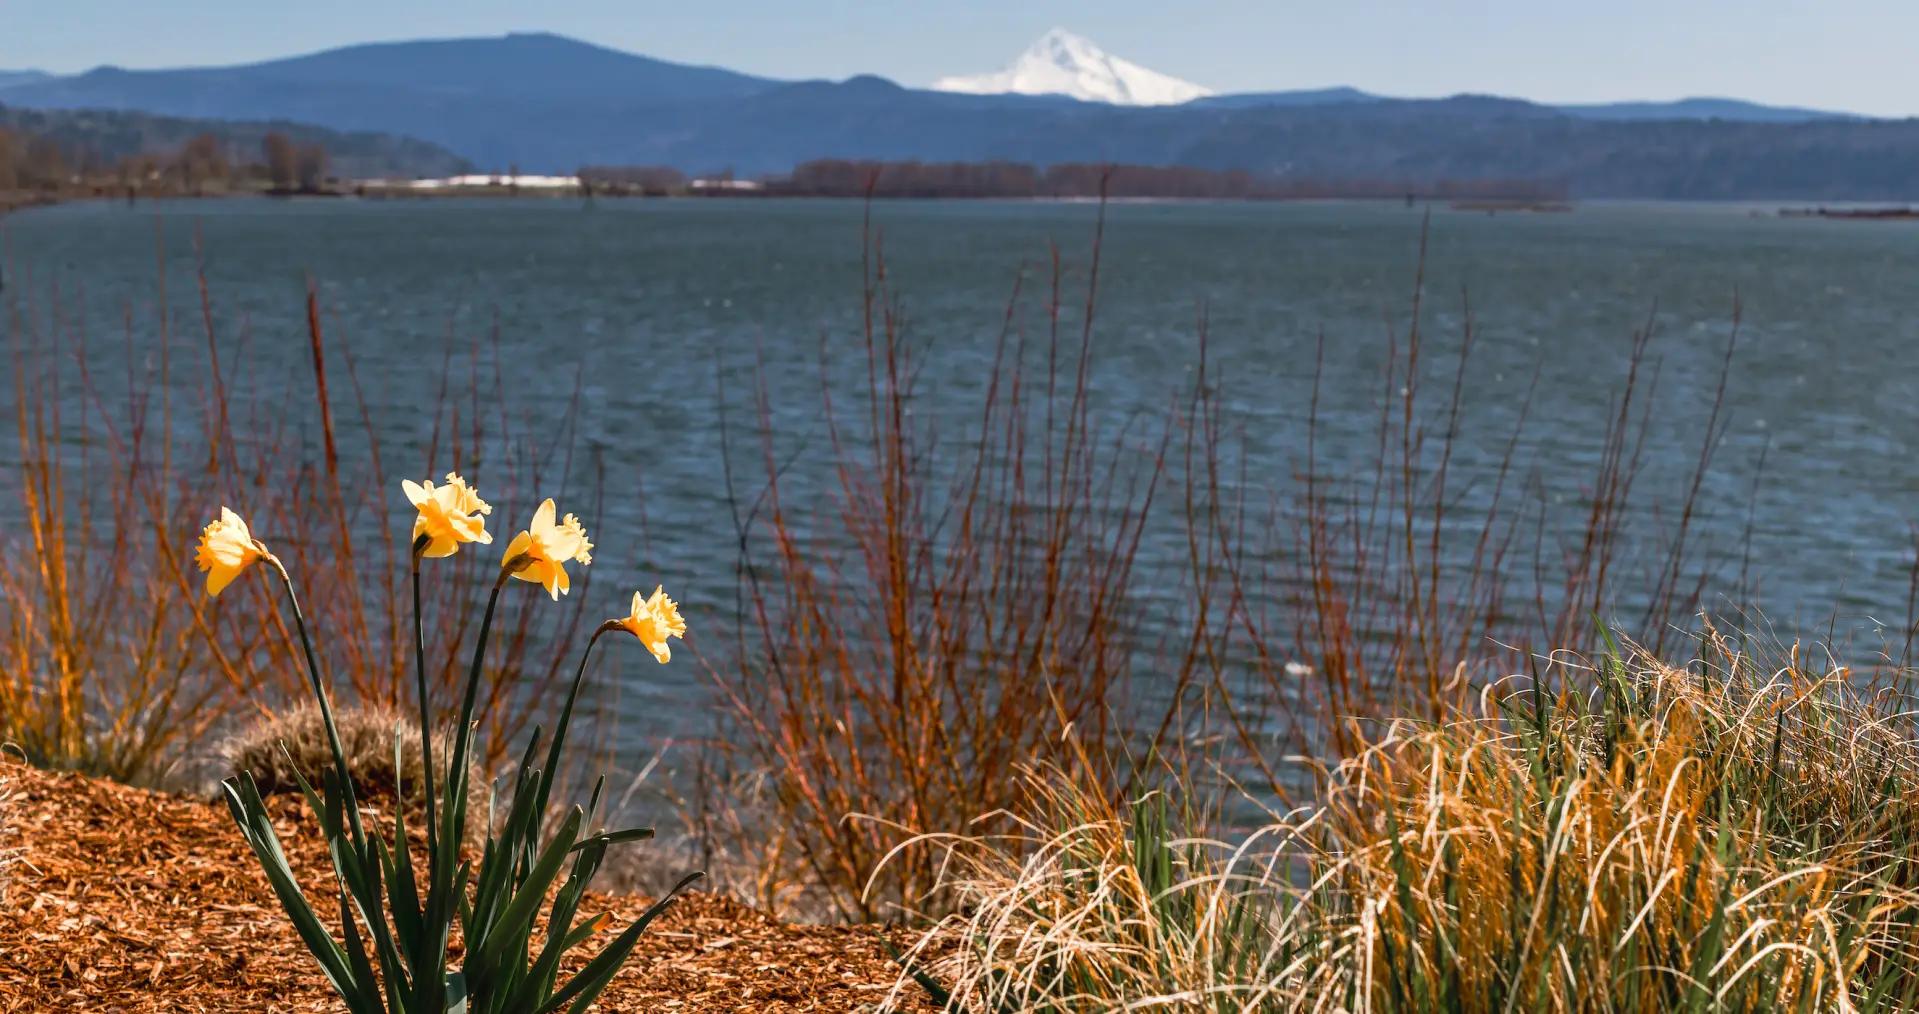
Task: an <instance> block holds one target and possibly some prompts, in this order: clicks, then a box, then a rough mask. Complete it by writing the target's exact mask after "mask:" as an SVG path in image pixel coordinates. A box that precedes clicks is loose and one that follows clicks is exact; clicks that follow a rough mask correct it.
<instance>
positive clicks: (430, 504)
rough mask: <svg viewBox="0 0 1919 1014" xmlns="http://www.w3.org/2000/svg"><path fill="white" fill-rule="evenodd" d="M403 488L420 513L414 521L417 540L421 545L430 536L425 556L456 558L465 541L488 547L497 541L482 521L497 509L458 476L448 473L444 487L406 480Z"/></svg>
mask: <svg viewBox="0 0 1919 1014" xmlns="http://www.w3.org/2000/svg"><path fill="white" fill-rule="evenodd" d="M400 488H401V489H404V490H406V498H407V499H408V500H410V501H412V502H413V506H414V507H416V508H418V509H419V511H420V514H419V516H418V517H416V518H414V519H413V540H414V541H415V542H418V541H419V540H420V537H421V536H423V535H424V536H426V539H427V543H426V548H425V549H423V550H421V551H420V555H421V556H425V557H429V558H436V557H442V556H452V555H453V554H454V553H455V552H457V551H458V550H459V548H460V544H461V543H463V542H477V543H479V544H480V545H486V544H487V543H490V542H492V541H493V535H492V534H491V533H489V532H488V531H487V530H486V521H485V520H484V519H483V518H482V515H486V514H491V513H493V507H492V506H491V505H490V504H488V503H487V502H486V501H485V500H482V499H480V494H479V493H478V491H476V490H475V489H474V488H473V487H471V486H468V485H467V484H466V480H465V479H462V478H460V477H459V476H458V475H455V474H454V473H452V472H448V473H446V485H444V486H435V485H433V480H431V479H428V480H427V481H426V482H425V483H424V484H422V483H417V482H414V481H413V480H412V479H402V480H400Z"/></svg>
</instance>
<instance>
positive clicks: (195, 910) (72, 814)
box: [0, 761, 930, 1014]
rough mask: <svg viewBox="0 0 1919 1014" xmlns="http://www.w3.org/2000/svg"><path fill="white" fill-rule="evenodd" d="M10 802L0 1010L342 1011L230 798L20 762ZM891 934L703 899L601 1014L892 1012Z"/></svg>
mask: <svg viewBox="0 0 1919 1014" xmlns="http://www.w3.org/2000/svg"><path fill="white" fill-rule="evenodd" d="M0 795H4V796H7V797H10V798H3V799H0V852H11V853H13V854H14V855H13V861H12V862H11V863H10V864H8V865H6V866H5V867H4V870H0V1012H4V1014H12V1012H17V1011H112V1012H127V1014H134V1012H155V1011H166V1012H169V1014H187V1012H203V1011H236V1012H237V1011H252V1012H269V1011H271V1012H288V1011H338V1010H344V1009H345V1008H344V1006H343V1005H342V1004H341V1003H340V1002H339V1001H338V1000H337V999H336V998H335V997H334V996H333V994H332V992H331V990H330V988H329V987H328V985H327V983H326V980H325V979H324V978H323V977H322V975H321V973H320V970H319V966H318V965H316V964H315V963H314V962H313V961H312V959H311V958H310V957H308V955H307V953H306V952H305V950H304V949H303V948H302V946H301V944H300V942H299V939H298V937H297V936H295V934H294V932H293V930H292V928H291V926H290V924H289V923H288V922H287V921H286V919H285V917H284V916H283V914H282V913H281V911H280V908H279V904H278V902H277V901H276V900H275V899H274V897H273V894H272V892H271V890H270V889H269V888H268V886H267V882H266V878H265V875H264V874H263V873H262V872H261V871H260V869H259V867H258V866H257V865H256V863H255V860H254V858H253V856H252V854H251V853H250V852H249V851H248V850H247V847H246V845H245V843H244V842H243V841H242V839H241V837H240V834H239V831H238V830H237V829H236V828H235V827H234V826H233V822H232V818H231V817H229V816H228V814H227V812H226V810H225V809H224V807H222V806H219V805H217V804H216V803H214V802H211V801H207V800H200V799H193V798H187V797H181V796H170V795H164V794H160V793H155V792H149V791H146V790H142V789H135V788H129V787H127V786H124V785H117V784H113V783H109V782H104V781H99V780H96V779H91V778H87V777H84V776H80V775H74V774H52V773H47V772H43V771H37V770H34V769H32V768H29V767H26V766H23V765H21V764H19V763H17V762H13V761H0ZM280 825H281V826H280V831H281V836H282V840H283V841H285V842H287V843H288V847H289V849H290V851H291V852H292V861H293V864H294V867H295V869H296V870H297V871H298V872H299V874H300V876H301V879H302V880H303V881H304V882H306V883H308V884H309V885H325V884H327V883H328V882H330V881H331V879H332V877H331V872H330V868H329V867H328V865H327V862H326V857H325V852H324V850H323V849H322V848H321V847H320V845H319V843H318V834H317V829H316V827H315V825H314V824H313V823H312V822H311V821H310V820H308V819H307V817H306V814H305V813H304V812H303V807H302V806H301V804H299V803H297V802H296V801H292V800H289V801H288V802H287V804H286V806H285V809H284V812H283V813H282V815H281V820H280ZM633 847H639V848H644V847H645V846H644V845H643V844H642V845H638V846H633ZM310 891H311V888H310ZM595 900H596V901H597V903H598V904H597V906H594V905H589V906H588V909H589V911H591V910H595V909H596V908H597V910H600V911H606V912H609V913H611V914H612V919H610V920H609V927H610V928H608V929H606V930H603V931H602V932H603V933H607V934H610V933H613V932H616V931H617V928H618V927H619V926H621V925H623V924H624V922H625V921H626V920H628V919H631V918H632V917H633V916H635V915H637V914H638V913H639V912H640V911H641V910H642V909H643V908H644V906H645V899H642V898H633V897H600V898H597V899H595ZM880 933H881V930H879V929H878V928H875V927H857V926H802V925H792V924H786V923H781V922H779V921H777V920H775V919H772V918H770V917H768V916H766V915H763V914H761V913H759V912H756V911H754V910H752V909H749V908H747V907H745V906H743V905H740V904H738V903H736V902H733V901H730V900H727V899H724V898H720V897H716V896H712V895H700V894H692V895H689V896H686V897H684V898H682V899H681V900H680V901H678V902H677V903H675V905H674V906H673V907H672V909H670V910H669V911H668V913H667V914H666V915H664V916H663V917H661V918H660V919H659V921H657V922H655V923H654V924H653V926H652V928H651V929H649V930H648V931H647V933H646V935H645V936H644V937H642V939H641V943H640V946H639V948H638V950H636V951H635V953H634V955H633V959H632V960H631V961H630V962H629V963H628V964H627V966H626V969H625V970H624V971H623V972H622V973H621V975H620V977H619V978H618V979H617V980H615V982H614V983H613V985H612V986H611V987H610V988H609V989H608V990H607V991H606V992H605V993H604V994H602V995H601V997H600V1002H599V1005H598V1007H597V1008H596V1009H598V1010H602V1011H674V1012H706V1011H860V1010H866V1011H877V1010H880V1009H881V1005H882V1003H883V1002H884V1001H885V1000H886V998H887V996H888V991H889V990H890V989H891V988H892V986H893V983H894V981H895V978H896V975H897V967H896V966H895V965H894V964H893V962H892V961H891V960H890V959H889V958H888V956H887V953H886V951H885V948H884V947H883V945H882V943H881V940H880ZM892 939H893V940H894V941H895V943H896V944H897V945H899V946H902V947H903V946H904V945H906V944H907V943H909V942H910V940H909V939H908V938H907V937H906V936H904V935H901V934H900V933H898V931H895V932H894V935H893V937H892ZM588 948H591V945H588ZM902 996H903V997H905V998H906V999H905V1002H904V1009H906V1010H922V1011H923V1010H930V1006H928V1005H927V1004H926V1003H925V1002H924V1000H923V999H922V998H921V997H920V996H915V995H913V994H911V993H905V992H903V993H902Z"/></svg>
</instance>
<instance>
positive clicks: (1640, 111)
mask: <svg viewBox="0 0 1919 1014" xmlns="http://www.w3.org/2000/svg"><path fill="white" fill-rule="evenodd" d="M1556 108H1557V109H1559V111H1561V112H1563V113H1568V114H1571V115H1573V116H1581V117H1585V118H1587V119H1591V120H1733V121H1737V122H1744V123H1801V122H1804V121H1806V120H1858V119H1864V118H1865V117H1861V116H1854V115H1852V114H1851V113H1834V112H1829V111H1825V110H1820V109H1801V108H1799V107H1797V106H1762V105H1760V104H1759V103H1757V102H1747V101H1745V100H1744V99H1716V98H1691V99H1678V100H1675V101H1672V102H1603V103H1594V104H1588V105H1571V106H1558V107H1556Z"/></svg>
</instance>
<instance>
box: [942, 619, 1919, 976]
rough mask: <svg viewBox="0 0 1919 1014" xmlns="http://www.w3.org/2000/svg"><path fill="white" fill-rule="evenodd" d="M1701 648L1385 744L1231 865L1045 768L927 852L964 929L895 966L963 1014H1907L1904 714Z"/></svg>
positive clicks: (1917, 872) (1502, 697) (1914, 971)
mask: <svg viewBox="0 0 1919 1014" xmlns="http://www.w3.org/2000/svg"><path fill="white" fill-rule="evenodd" d="M1704 647H1705V650H1704V651H1703V652H1702V654H1703V655H1704V656H1705V657H1706V659H1707V661H1696V662H1695V663H1694V664H1693V665H1691V666H1688V667H1685V668H1678V667H1672V666H1668V665H1665V664H1662V663H1661V662H1659V661H1658V660H1656V659H1654V658H1651V657H1649V656H1648V655H1646V654H1645V653H1643V652H1638V651H1636V650H1635V651H1633V652H1632V653H1630V654H1623V655H1612V656H1608V657H1605V658H1602V659H1600V660H1599V661H1598V662H1597V663H1596V664H1595V665H1592V666H1590V667H1584V668H1581V667H1576V666H1575V665H1573V664H1572V663H1571V662H1570V661H1567V660H1563V659H1561V660H1556V663H1555V665H1554V666H1553V671H1554V672H1556V673H1557V674H1558V675H1559V676H1560V680H1559V683H1558V686H1557V688H1556V689H1553V688H1552V687H1550V686H1541V687H1540V688H1539V689H1540V691H1542V692H1538V693H1535V692H1534V688H1533V687H1531V686H1527V687H1525V688H1523V689H1520V690H1518V691H1516V692H1515V691H1514V690H1513V689H1512V688H1511V687H1503V688H1492V689H1489V690H1487V691H1486V692H1485V693H1484V694H1483V695H1482V696H1481V697H1480V699H1479V701H1478V703H1477V705H1475V706H1460V707H1454V708H1451V709H1449V710H1448V712H1447V713H1446V714H1445V715H1444V716H1443V718H1442V720H1441V721H1439V722H1425V721H1399V722H1394V723H1391V724H1389V725H1387V726H1385V727H1384V728H1382V729H1379V730H1377V731H1376V733H1375V734H1374V735H1372V736H1370V737H1368V738H1369V739H1370V745H1369V746H1367V747H1366V748H1365V749H1363V750H1362V751H1361V752H1359V753H1358V754H1357V755H1356V756H1355V757H1353V759H1351V760H1349V761H1347V762H1345V763H1343V764H1342V765H1340V766H1339V767H1338V768H1336V769H1334V770H1333V771H1331V772H1329V773H1328V775H1327V778H1326V780H1325V785H1324V790H1323V791H1324V801H1323V805H1321V806H1319V807H1318V808H1317V809H1314V810H1311V811H1306V812H1302V813H1300V814H1294V815H1288V816H1285V817H1283V818H1280V819H1277V820H1275V821H1274V822H1273V823H1272V825H1271V826H1268V827H1265V828H1262V829H1260V830H1258V831H1257V832H1254V833H1252V834H1250V835H1247V836H1244V837H1242V838H1241V839H1240V840H1239V841H1238V842H1237V843H1236V844H1233V845H1227V844H1224V843H1219V842H1209V841H1200V840H1183V839H1181V838H1178V837H1176V834H1177V832H1176V831H1175V830H1174V829H1173V828H1172V827H1171V826H1169V822H1168V821H1167V820H1165V818H1164V815H1165V814H1166V812H1167V807H1166V806H1165V805H1164V804H1157V803H1152V802H1151V801H1150V800H1149V802H1147V803H1144V804H1135V805H1133V806H1132V807H1130V808H1115V807H1112V806H1110V805H1108V804H1106V803H1104V802H1103V801H1101V800H1099V799H1098V798H1097V797H1095V796H1092V795H1090V794H1088V793H1086V792H1085V791H1083V790H1080V789H1077V788H1074V787H1073V784H1072V782H1073V780H1072V779H1065V778H1064V777H1063V776H1062V775H1060V774H1059V773H1058V772H1057V771H1049V772H1042V773H1040V774H1037V775H1035V776H1034V777H1035V779H1036V780H1039V781H1042V782H1045V783H1046V784H1047V785H1048V790H1047V791H1046V792H1044V793H1041V794H1039V795H1037V796H1036V798H1037V799H1038V800H1039V801H1040V806H1039V807H1038V808H1037V809H1035V810H1034V811H1032V812H1031V813H1029V814H1027V815H1025V816H1023V817H1022V819H1020V820H1019V821H1017V822H1016V823H1015V825H1014V830H1013V831H1012V832H1011V833H1010V834H1005V835H999V836H987V837H978V836H976V837H965V838H933V839H924V840H922V841H921V842H920V843H919V846H920V847H930V848H934V849H936V850H938V851H939V853H940V855H941V858H942V860H943V870H944V881H943V886H944V887H946V888H947V889H949V890H952V891H955V892H957V893H958V895H959V896H960V898H961V901H962V907H961V909H960V914H958V915H955V916H952V917H949V918H948V919H947V920H945V922H944V923H942V924H941V925H940V926H939V927H938V928H937V929H936V930H934V931H933V932H932V933H929V934H928V936H927V938H926V939H925V940H923V941H922V944H921V947H922V949H923V950H922V952H921V953H923V954H925V955H934V954H936V953H937V950H936V948H937V947H938V946H939V944H940V942H941V941H945V942H948V943H955V944H957V946H955V947H954V948H953V949H952V951H951V953H949V954H947V955H945V956H943V957H936V958H935V957H928V958H925V959H923V960H916V961H915V962H914V964H913V968H914V971H916V972H917V973H918V974H920V975H921V976H924V977H925V978H926V979H927V984H929V985H931V986H932V987H933V988H935V989H937V990H939V991H942V992H940V993H938V994H936V995H938V996H940V997H941V998H942V999H945V1000H947V1002H948V1004H949V1007H950V1008H951V1009H955V1010H1000V1009H1018V1010H1068V1009H1070V1010H1095V1009H1120V1008H1127V1009H1133V1008H1140V1007H1151V1008H1155V1009H1162V1008H1163V1009H1175V1010H1192V1011H1223V1010H1245V1009H1253V1010H1291V1009H1297V1008H1307V1007H1310V1008H1314V1009H1322V1008H1323V1009H1341V1010H1431V1009H1441V1008H1443V1009H1469V1010H1509V1009H1526V1010H1587V1009H1608V1010H1675V1009H1708V1008H1710V1009H1721V1008H1730V1009H1739V1010H1773V1009H1785V1008H1792V1009H1808V1010H1811V1009H1818V1010H1828V1009H1832V1010H1873V1009H1911V1008H1912V1006H1913V1004H1914V1002H1915V1000H1919V950H1916V949H1915V945H1919V892H1915V882H1919V865H1916V864H1915V860H1919V746H1916V745H1915V742H1914V738H1913V735H1912V728H1911V721H1910V717H1909V716H1908V715H1906V714H1904V713H1903V712H1902V710H1901V705H1900V703H1899V701H1900V696H1901V695H1899V694H1897V693H1894V692H1891V691H1890V689H1888V690H1887V691H1884V692H1880V693H1868V692H1867V691H1865V690H1862V689H1860V682H1859V677H1858V676H1857V674H1855V673H1853V672H1852V671H1850V670H1848V669H1846V668H1844V667H1841V666H1838V665H1836V664H1835V665H1830V666H1823V667H1819V668H1817V669H1814V668H1811V667H1808V666H1807V665H1805V664H1804V660H1803V659H1802V658H1801V656H1800V654H1799V653H1798V652H1797V651H1796V650H1795V651H1793V652H1791V653H1790V655H1789V656H1788V658H1787V659H1786V660H1785V661H1784V662H1783V663H1782V664H1779V665H1776V666H1774V665H1768V664H1765V663H1764V662H1762V661H1761V660H1760V659H1758V658H1755V657H1753V656H1751V655H1748V654H1744V653H1742V652H1741V651H1739V650H1736V649H1735V648H1733V646H1732V645H1730V644H1729V643H1727V642H1726V641H1724V640H1722V639H1719V638H1717V637H1711V636H1709V637H1708V639H1707V640H1706V642H1705V645H1704Z"/></svg>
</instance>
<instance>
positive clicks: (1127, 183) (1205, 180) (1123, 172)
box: [768, 159, 1568, 201]
mask: <svg viewBox="0 0 1919 1014" xmlns="http://www.w3.org/2000/svg"><path fill="white" fill-rule="evenodd" d="M768 192H769V193H779V194H787V195H792V196H820V197H858V196H864V195H867V194H871V195H872V196H874V197H1002V198H1015V197H1067V198H1070V197H1099V196H1102V195H1104V196H1108V197H1120V198H1189V199H1224V200H1301V199H1312V198H1394V199H1397V198H1406V199H1419V200H1435V199H1436V200H1501V201H1563V200H1565V199H1566V196H1567V193H1568V188H1567V185H1566V183H1565V182H1564V181H1557V180H1527V179H1462V180H1445V179H1440V180H1412V179H1391V178H1375V179H1304V178H1293V177H1284V176H1278V175H1265V174H1260V173H1254V172H1248V171H1245V170H1229V171H1219V170H1212V169H1195V168H1192V167H1189V166H1149V165H1105V164H1096V163H1086V162H1065V163H1059V164H1055V165H1051V166H1047V167H1045V168H1040V167H1037V166H1033V165H1029V164H1027V163H1023V162H1005V161H994V162H918V161H906V162H881V161H863V160H850V159H815V160H813V161H810V162H804V163H801V164H800V165H798V166H795V167H794V169H793V172H792V173H791V174H790V175H789V176H788V177H787V178H786V179H784V180H776V181H772V182H769V184H768Z"/></svg>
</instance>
